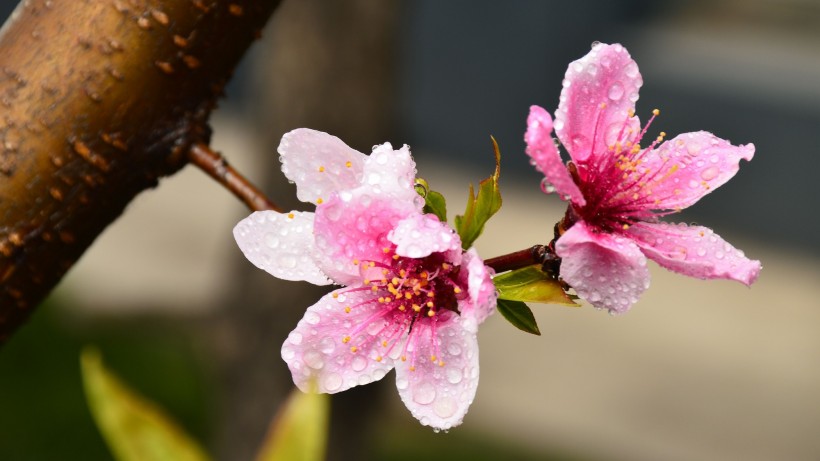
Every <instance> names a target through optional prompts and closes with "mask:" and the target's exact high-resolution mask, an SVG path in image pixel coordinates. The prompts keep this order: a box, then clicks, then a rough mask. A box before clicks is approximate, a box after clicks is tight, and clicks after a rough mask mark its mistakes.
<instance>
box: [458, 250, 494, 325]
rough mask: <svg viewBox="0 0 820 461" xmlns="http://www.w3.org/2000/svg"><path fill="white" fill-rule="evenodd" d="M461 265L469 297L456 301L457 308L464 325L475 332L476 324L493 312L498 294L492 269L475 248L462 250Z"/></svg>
mask: <svg viewBox="0 0 820 461" xmlns="http://www.w3.org/2000/svg"><path fill="white" fill-rule="evenodd" d="M461 267H462V270H461V274H462V277H463V276H465V275H464V274H465V272H466V277H467V294H468V295H469V297H468V298H467V299H466V300H463V301H460V302H459V303H458V310H459V312H460V313H461V317H462V318H463V319H464V324H463V325H464V327H465V328H466V329H467V330H468V331H471V332H474V333H475V332H476V331H477V330H478V325H480V324H481V323H482V322H484V320H486V319H487V317H489V316H490V315H491V314H492V313H493V312H495V306H496V301H497V299H498V294H497V293H496V291H495V285H493V280H492V276H493V272H494V271H493V270H492V269H491V268H489V267H487V266H485V265H484V261H482V260H481V258H480V257H479V256H478V252H477V251H476V250H475V248H470V249H469V250H467V251H465V252H464V255H463V260H462V262H461Z"/></svg>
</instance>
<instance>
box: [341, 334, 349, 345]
mask: <svg viewBox="0 0 820 461" xmlns="http://www.w3.org/2000/svg"><path fill="white" fill-rule="evenodd" d="M349 342H350V336H345V337H344V338H342V344H347V343H349Z"/></svg>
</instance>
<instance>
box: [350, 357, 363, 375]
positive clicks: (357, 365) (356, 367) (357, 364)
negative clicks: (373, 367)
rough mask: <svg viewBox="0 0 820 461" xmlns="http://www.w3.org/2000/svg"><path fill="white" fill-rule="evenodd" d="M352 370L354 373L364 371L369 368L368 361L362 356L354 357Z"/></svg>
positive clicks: (351, 365)
mask: <svg viewBox="0 0 820 461" xmlns="http://www.w3.org/2000/svg"><path fill="white" fill-rule="evenodd" d="M350 368H353V371H362V370H364V369H365V368H367V359H366V358H364V357H362V356H361V355H357V356H356V357H353V362H352V363H351V364H350Z"/></svg>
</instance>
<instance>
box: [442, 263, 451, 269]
mask: <svg viewBox="0 0 820 461" xmlns="http://www.w3.org/2000/svg"><path fill="white" fill-rule="evenodd" d="M450 267H451V266H450V265H449V264H447V263H441V268H442V269H444V270H447V269H449V268H450Z"/></svg>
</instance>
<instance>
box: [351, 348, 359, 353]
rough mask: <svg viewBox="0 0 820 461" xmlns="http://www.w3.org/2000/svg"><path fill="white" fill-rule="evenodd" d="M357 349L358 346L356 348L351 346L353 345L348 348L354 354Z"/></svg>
mask: <svg viewBox="0 0 820 461" xmlns="http://www.w3.org/2000/svg"><path fill="white" fill-rule="evenodd" d="M358 350H359V348H358V347H356V346H353V347H351V348H350V352H352V353H354V354H355V353H356V351H358Z"/></svg>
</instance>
